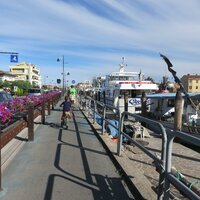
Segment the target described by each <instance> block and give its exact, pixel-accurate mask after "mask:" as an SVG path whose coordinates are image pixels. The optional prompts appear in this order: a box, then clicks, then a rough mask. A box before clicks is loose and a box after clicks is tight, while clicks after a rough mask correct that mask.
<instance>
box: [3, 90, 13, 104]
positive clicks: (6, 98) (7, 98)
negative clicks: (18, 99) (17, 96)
mask: <svg viewBox="0 0 200 200" xmlns="http://www.w3.org/2000/svg"><path fill="white" fill-rule="evenodd" d="M12 99H13V98H12V95H11V94H10V93H8V92H5V91H0V102H3V101H10V100H12Z"/></svg>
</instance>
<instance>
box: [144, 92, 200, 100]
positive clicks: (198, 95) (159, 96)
mask: <svg viewBox="0 0 200 200" xmlns="http://www.w3.org/2000/svg"><path fill="white" fill-rule="evenodd" d="M181 94H182V97H185V94H183V93H181ZM188 95H189V96H190V97H191V98H192V99H200V92H189V93H188ZM140 96H141V95H140ZM146 96H147V98H150V99H175V97H176V93H157V94H147V95H146Z"/></svg>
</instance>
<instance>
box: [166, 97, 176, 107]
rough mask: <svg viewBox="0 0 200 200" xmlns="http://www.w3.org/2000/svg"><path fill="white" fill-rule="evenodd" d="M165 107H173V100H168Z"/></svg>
mask: <svg viewBox="0 0 200 200" xmlns="http://www.w3.org/2000/svg"><path fill="white" fill-rule="evenodd" d="M167 106H168V107H174V106H175V100H174V99H168V102H167Z"/></svg>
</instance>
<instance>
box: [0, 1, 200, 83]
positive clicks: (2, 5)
mask: <svg viewBox="0 0 200 200" xmlns="http://www.w3.org/2000/svg"><path fill="white" fill-rule="evenodd" d="M199 8H200V1H199V0H190V1H183V0H123V1H122V0H42V1H41V0H34V1H33V0H9V1H3V0H1V1H0V13H1V17H0V51H8V52H10V51H11V52H18V53H19V62H23V61H25V62H28V63H33V64H35V65H37V66H38V68H39V69H40V71H41V76H42V80H43V81H44V77H45V76H48V78H47V79H46V82H49V83H50V82H56V79H57V78H62V75H61V73H62V63H61V62H60V63H59V62H57V61H56V60H57V58H58V57H60V56H62V55H64V56H65V62H66V63H65V71H66V72H70V75H69V76H68V78H67V79H68V80H69V81H70V82H71V81H72V80H75V81H76V83H77V82H81V81H84V80H92V78H94V77H96V76H103V75H105V74H108V73H110V72H112V71H118V69H119V63H120V62H121V58H122V57H125V62H126V63H127V68H126V71H140V70H142V72H143V73H144V75H145V77H147V76H151V77H152V78H154V79H155V80H157V81H160V80H162V76H163V75H167V76H169V78H170V79H172V76H171V74H170V73H169V72H168V71H167V70H166V65H165V63H164V61H163V60H162V59H161V58H160V56H159V53H162V54H164V55H166V56H167V57H168V58H169V59H170V60H171V62H172V63H173V65H174V70H176V71H177V75H178V76H179V77H181V76H182V75H184V74H188V73H190V74H199V70H200V23H199V22H200V12H199ZM12 64H13V63H10V57H9V55H4V54H0V69H1V70H4V71H8V66H9V65H12Z"/></svg>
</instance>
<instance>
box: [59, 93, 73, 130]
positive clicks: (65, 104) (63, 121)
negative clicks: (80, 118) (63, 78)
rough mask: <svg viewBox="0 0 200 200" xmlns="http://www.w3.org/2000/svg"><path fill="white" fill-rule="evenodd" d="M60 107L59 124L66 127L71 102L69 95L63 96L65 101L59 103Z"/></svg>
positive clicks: (69, 116) (69, 117) (69, 115)
mask: <svg viewBox="0 0 200 200" xmlns="http://www.w3.org/2000/svg"><path fill="white" fill-rule="evenodd" d="M60 107H63V113H62V116H61V126H63V128H68V120H69V119H71V102H70V99H69V96H66V97H65V101H63V102H62V103H61V104H60Z"/></svg>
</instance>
